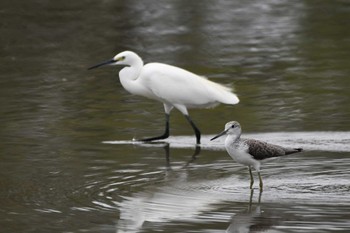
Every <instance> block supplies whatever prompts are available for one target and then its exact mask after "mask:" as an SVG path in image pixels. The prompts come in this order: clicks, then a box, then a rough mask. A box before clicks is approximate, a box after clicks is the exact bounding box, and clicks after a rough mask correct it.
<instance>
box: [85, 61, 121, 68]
mask: <svg viewBox="0 0 350 233" xmlns="http://www.w3.org/2000/svg"><path fill="white" fill-rule="evenodd" d="M113 63H115V61H114V60H113V59H112V60H108V61H104V62H102V63H100V64H97V65H94V66H91V67H89V68H88V70H92V69H95V68H97V67H100V66H105V65H109V64H113Z"/></svg>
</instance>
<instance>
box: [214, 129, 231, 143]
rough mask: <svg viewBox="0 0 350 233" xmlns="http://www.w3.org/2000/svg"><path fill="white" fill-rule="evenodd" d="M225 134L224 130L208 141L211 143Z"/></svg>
mask: <svg viewBox="0 0 350 233" xmlns="http://www.w3.org/2000/svg"><path fill="white" fill-rule="evenodd" d="M226 133H227V130H224V131H222V132H221V133H219V134H218V135H216V136H215V137H213V138H212V139H210V141H213V140H215V139H217V138H219V137H221V136H223V135H225V134H226Z"/></svg>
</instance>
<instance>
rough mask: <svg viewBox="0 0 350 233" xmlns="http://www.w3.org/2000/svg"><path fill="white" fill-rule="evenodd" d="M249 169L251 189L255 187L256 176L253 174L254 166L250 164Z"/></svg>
mask: <svg viewBox="0 0 350 233" xmlns="http://www.w3.org/2000/svg"><path fill="white" fill-rule="evenodd" d="M248 169H249V175H250V189H253V184H254V178H253V174H252V168H251V167H250V166H248Z"/></svg>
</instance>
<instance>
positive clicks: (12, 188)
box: [0, 0, 350, 232]
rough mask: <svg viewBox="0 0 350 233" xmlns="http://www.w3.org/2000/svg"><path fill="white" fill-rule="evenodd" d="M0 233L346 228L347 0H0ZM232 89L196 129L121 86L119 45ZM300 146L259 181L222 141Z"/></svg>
mask: <svg viewBox="0 0 350 233" xmlns="http://www.w3.org/2000/svg"><path fill="white" fill-rule="evenodd" d="M0 19H1V20H0V32H1V36H0V44H1V50H0V54H1V56H0V70H1V74H0V104H1V108H0V114H1V118H0V138H1V144H0V161H1V162H0V206H1V208H0V229H1V230H0V231H1V232H160V231H163V232H254V231H267V232H348V231H350V220H349V216H350V195H349V191H350V170H349V165H350V154H349V152H350V148H349V142H350V120H349V119H350V105H349V103H350V94H349V91H348V89H349V86H350V78H349V76H350V53H349V51H350V32H349V30H348V28H349V22H350V4H349V3H348V2H347V1H344V0H343V1H340V0H338V1H297V2H290V1H275V0H264V1H258V0H256V1H255V0H250V1H224V0H222V1H200V2H199V1H162V2H161V3H159V1H108V0H106V1H88V0H85V1H63V2H62V1H34V0H31V1H18V0H15V1H8V0H6V1H2V2H1V3H0ZM123 50H133V51H135V52H137V53H139V55H140V56H141V57H143V59H144V60H145V62H153V61H160V62H165V63H169V64H173V65H176V66H180V67H183V68H186V69H189V70H191V71H193V72H196V73H198V74H201V75H205V76H207V77H209V78H210V79H211V80H215V81H217V82H220V83H225V84H232V85H233V86H234V87H235V89H236V92H237V94H238V95H239V97H240V99H241V102H240V103H239V104H238V105H236V106H234V107H232V106H224V105H221V106H219V107H217V108H215V109H210V110H206V109H204V110H191V111H190V114H191V116H192V118H193V120H194V121H195V122H196V123H197V125H198V126H199V128H200V129H201V131H202V133H203V145H202V148H201V150H200V151H195V146H194V143H195V138H194V136H193V135H192V134H193V132H192V129H191V128H190V127H189V126H188V124H187V122H186V120H185V119H184V118H183V116H182V115H181V114H180V113H178V112H176V111H173V112H172V115H171V122H170V123H171V134H172V135H173V137H171V138H170V139H169V140H168V141H167V143H169V144H170V146H169V148H168V146H167V145H169V144H164V143H163V144H150V145H143V144H132V143H130V140H131V139H132V138H134V137H135V138H142V137H144V136H153V135H156V134H159V133H160V132H161V131H162V130H163V127H164V118H163V117H164V116H163V107H162V104H160V103H156V102H153V101H150V100H146V99H144V98H139V97H135V96H131V95H130V94H128V93H127V92H126V91H124V90H123V88H122V87H121V85H120V84H119V81H118V79H117V72H118V68H115V67H105V68H104V69H102V68H101V69H98V70H93V71H87V70H86V68H87V67H89V66H90V65H93V64H95V63H97V62H100V61H103V60H106V59H109V58H111V57H113V56H114V55H115V54H117V53H118V52H120V51H123ZM229 120H237V121H239V122H240V123H241V124H242V126H243V130H244V133H245V135H244V136H247V137H253V138H258V139H262V140H266V141H269V142H273V143H278V144H281V145H295V146H302V147H304V148H305V149H306V151H305V152H304V153H301V154H298V155H295V156H289V157H286V158H282V159H280V160H277V161H275V162H272V163H268V164H265V165H264V167H263V171H262V175H263V177H264V181H265V191H264V192H263V193H262V194H261V195H260V201H259V192H258V189H257V188H256V189H255V190H254V193H253V194H251V192H250V190H249V187H248V186H249V175H248V172H247V169H246V168H245V167H242V166H240V165H238V164H236V163H234V162H233V161H232V160H231V159H230V157H229V156H228V155H227V154H226V152H225V151H223V150H222V149H223V148H222V141H218V142H214V143H209V140H208V139H209V138H210V136H211V135H213V134H215V133H217V132H220V131H221V130H222V129H223V126H224V124H225V123H226V122H227V121H229Z"/></svg>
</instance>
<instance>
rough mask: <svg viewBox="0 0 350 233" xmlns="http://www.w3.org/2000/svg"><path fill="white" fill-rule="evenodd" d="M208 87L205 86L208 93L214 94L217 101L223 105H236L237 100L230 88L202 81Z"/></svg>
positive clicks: (206, 80)
mask: <svg viewBox="0 0 350 233" xmlns="http://www.w3.org/2000/svg"><path fill="white" fill-rule="evenodd" d="M203 80H205V82H207V83H208V84H210V85H207V86H206V87H207V88H208V91H209V92H210V93H212V94H215V96H216V98H217V101H218V102H220V103H224V104H232V105H233V104H238V103H239V99H238V97H237V95H236V94H234V93H233V88H232V87H227V86H224V85H222V84H219V83H215V82H212V81H210V80H208V79H203ZM210 89H211V90H210Z"/></svg>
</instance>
